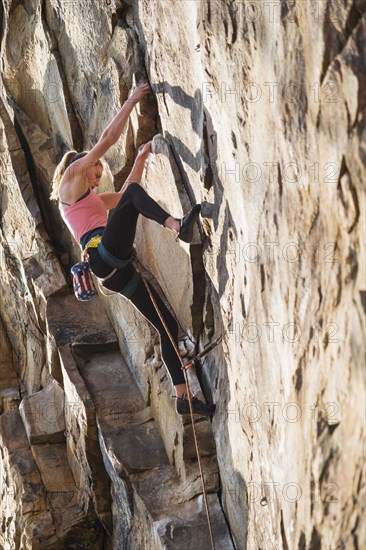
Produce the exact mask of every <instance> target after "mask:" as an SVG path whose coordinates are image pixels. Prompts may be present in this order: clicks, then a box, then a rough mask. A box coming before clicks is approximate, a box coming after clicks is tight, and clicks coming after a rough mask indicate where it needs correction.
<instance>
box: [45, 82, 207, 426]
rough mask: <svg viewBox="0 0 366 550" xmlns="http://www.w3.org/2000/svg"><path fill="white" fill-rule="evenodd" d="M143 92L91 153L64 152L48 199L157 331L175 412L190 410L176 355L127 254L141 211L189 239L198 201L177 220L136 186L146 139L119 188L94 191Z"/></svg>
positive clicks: (93, 263)
mask: <svg viewBox="0 0 366 550" xmlns="http://www.w3.org/2000/svg"><path fill="white" fill-rule="evenodd" d="M148 92H150V88H149V86H148V85H147V84H141V85H140V86H137V87H136V88H135V90H134V91H133V93H132V94H131V95H130V97H129V99H128V100H127V101H126V102H125V104H124V105H123V106H122V108H121V110H120V111H119V113H118V114H117V115H116V116H115V118H114V119H113V120H112V122H111V123H110V124H109V125H108V127H107V128H106V129H105V130H104V132H103V133H102V135H101V137H100V139H99V141H98V143H96V145H95V146H94V147H93V148H92V149H91V150H90V151H83V152H81V153H78V152H77V151H69V152H68V153H66V154H65V155H64V157H63V159H62V160H61V162H60V164H59V165H58V167H57V169H56V171H55V175H54V179H53V190H52V193H51V199H53V200H58V201H59V207H60V212H61V216H62V218H63V220H64V221H65V223H66V225H67V227H68V228H69V230H70V232H71V233H72V235H73V237H74V238H75V240H76V242H78V243H79V244H80V246H81V248H82V250H85V249H86V248H87V249H88V255H89V263H90V268H91V270H92V271H93V273H94V274H95V275H96V276H97V277H98V278H99V279H101V280H103V283H102V284H103V286H105V287H106V288H107V289H109V290H113V291H115V292H119V293H120V294H122V295H123V296H124V297H125V298H126V299H128V300H130V301H131V302H132V304H133V305H134V306H135V307H136V308H137V309H138V310H139V311H140V312H141V313H142V315H143V316H144V317H145V318H146V319H147V320H148V321H149V322H150V323H151V324H152V325H153V326H154V327H155V329H156V330H157V331H158V332H159V335H160V345H161V354H162V358H163V361H164V363H165V365H166V367H167V369H168V372H169V374H170V376H171V379H172V382H173V385H174V387H175V392H176V397H177V402H176V409H177V412H178V413H179V414H189V403H188V399H187V387H186V384H185V379H184V374H183V371H182V369H181V362H180V359H179V357H178V355H177V352H176V351H175V348H174V346H173V345H172V343H171V341H170V338H169V336H168V334H167V332H166V330H165V328H164V325H163V323H162V322H161V320H160V318H159V316H158V314H157V312H156V309H155V307H154V305H153V303H152V300H151V298H150V296H149V293H148V291H147V289H146V287H145V285H144V283H143V281H142V280H141V277H140V275H139V273H138V272H137V271H136V270H135V268H134V266H133V264H132V261H131V253H132V247H133V242H134V238H135V232H136V224H137V220H138V217H139V215H140V214H141V215H143V216H145V217H146V218H149V219H151V220H154V221H156V222H157V223H159V224H161V225H163V226H164V227H166V228H167V229H169V230H171V231H173V232H174V233H175V234H176V235H177V238H179V239H181V240H183V241H185V242H190V241H191V240H192V236H193V226H194V224H195V222H196V221H197V219H198V216H199V212H200V208H201V207H200V205H199V204H198V205H196V206H194V207H193V208H192V210H191V211H190V212H189V213H188V214H187V215H186V216H185V217H184V218H183V219H176V218H173V217H172V216H171V215H170V214H169V213H168V212H166V211H165V210H164V209H163V208H162V207H161V206H160V205H159V204H157V203H156V202H155V201H154V200H153V199H152V198H151V197H150V196H149V195H148V194H147V193H146V191H145V190H144V189H143V188H142V187H141V185H140V184H139V182H140V181H141V177H142V174H143V171H144V167H145V161H146V160H147V159H148V157H149V155H150V154H151V153H152V152H156V151H155V149H154V147H153V150H152V143H151V142H149V143H146V144H145V145H144V146H142V147H140V149H139V151H138V154H137V157H136V160H135V163H134V165H133V168H132V171H131V173H130V174H129V176H128V178H127V180H126V182H125V183H124V185H123V187H122V189H121V191H119V192H116V193H100V194H96V193H95V191H94V190H95V188H97V187H98V186H99V183H100V179H101V176H102V173H103V164H102V162H101V160H100V159H101V158H102V156H103V155H104V154H105V153H106V152H107V151H108V149H109V148H110V147H112V145H114V144H115V143H116V142H117V140H118V139H119V137H120V136H121V134H122V131H123V129H124V127H125V125H126V122H127V120H128V117H129V115H130V113H131V111H132V109H133V107H134V106H135V105H136V104H137V103H138V102H139V101H140V100H141V99H142V98H143V97H144V96H145V94H147V93H148ZM111 209H115V210H114V212H113V215H112V216H111V218H110V219H108V211H109V210H111ZM96 242H98V245H97V246H95V243H96ZM93 243H94V245H93ZM149 289H150V291H151V293H152V295H153V296H154V299H155V300H156V303H157V305H158V307H159V310H160V312H161V315H162V316H163V319H164V322H165V323H166V325H167V327H168V330H169V331H170V334H171V335H172V336H173V339H174V341H175V342H176V343H177V336H178V325H177V322H176V320H175V319H174V317H173V316H172V315H171V313H170V312H169V310H168V309H167V307H166V306H165V305H164V303H163V301H162V299H161V298H160V296H159V295H158V294H157V293H156V291H155V290H154V289H153V288H152V287H151V285H150V286H149ZM192 405H193V410H194V412H195V413H196V414H201V415H211V414H213V413H214V412H215V405H214V404H210V405H206V404H205V403H203V402H202V401H200V400H198V399H197V398H193V399H192Z"/></svg>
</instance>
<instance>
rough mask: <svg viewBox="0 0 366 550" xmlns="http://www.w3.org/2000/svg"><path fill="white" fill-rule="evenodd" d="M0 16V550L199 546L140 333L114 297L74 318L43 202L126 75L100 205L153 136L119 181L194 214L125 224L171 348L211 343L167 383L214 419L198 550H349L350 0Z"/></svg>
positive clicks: (155, 353) (354, 416) (188, 444)
mask: <svg viewBox="0 0 366 550" xmlns="http://www.w3.org/2000/svg"><path fill="white" fill-rule="evenodd" d="M0 22H1V29H2V34H1V63H2V71H1V93H0V213H1V220H0V269H1V278H0V308H1V311H0V314H1V318H0V336H1V338H0V493H1V502H0V514H1V529H0V547H1V548H4V549H6V550H8V549H9V550H10V549H11V550H12V549H15V548H21V549H27V550H28V549H58V548H78V549H81V548H85V549H90V548H96V549H99V548H100V549H102V548H103V549H108V550H112V549H113V550H114V549H131V550H140V549H146V550H155V549H160V548H169V549H174V550H181V549H183V548H195V549H196V548H197V550H198V549H199V550H206V549H209V548H211V543H210V537H209V531H208V524H207V518H206V512H205V506H204V499H203V495H202V486H201V480H200V475H199V468H198V464H197V459H196V455H195V448H194V441H193V434H192V426H191V423H190V422H189V421H188V420H187V419H182V418H181V417H178V416H177V415H176V413H175V402H174V400H173V399H171V396H172V394H173V388H172V386H171V382H170V379H169V376H168V375H167V372H166V369H165V367H164V365H163V364H162V362H161V358H160V353H159V345H158V344H159V342H158V337H157V336H156V334H155V333H154V331H153V330H152V329H151V328H150V327H149V326H148V324H147V323H146V321H145V320H144V319H143V318H142V317H141V315H139V313H138V312H137V311H136V310H135V309H134V307H133V306H132V305H131V304H130V303H128V302H127V301H126V300H125V299H124V298H123V297H121V296H117V295H113V296H105V295H104V294H102V293H100V295H99V297H97V298H95V299H94V300H93V301H92V302H90V303H88V304H85V303H84V304H82V303H79V302H77V301H76V299H75V297H74V295H73V294H72V289H71V286H70V283H71V279H70V274H69V273H70V271H69V270H70V267H71V265H72V264H73V263H75V262H76V261H78V258H79V247H78V246H77V244H76V243H74V242H73V241H72V238H71V236H70V235H69V234H68V232H67V229H66V227H65V226H64V225H63V222H62V220H61V218H60V215H59V212H58V208H57V205H56V204H55V203H51V202H50V201H49V193H50V189H51V187H50V182H51V179H52V174H53V171H54V169H55V167H56V165H57V162H58V161H59V160H60V158H61V157H62V155H63V153H64V152H65V151H67V150H68V149H70V148H72V147H73V148H76V149H77V150H82V149H87V148H90V147H91V146H92V145H93V144H94V143H96V141H97V139H98V137H99V136H100V134H101V132H102V130H103V129H104V128H105V126H106V125H107V124H108V123H109V122H110V120H111V119H112V117H113V116H114V115H115V114H116V113H117V112H118V109H119V108H120V106H121V104H122V103H123V102H124V101H125V100H126V98H127V97H128V93H129V90H130V89H131V87H132V85H133V84H134V83H135V82H136V81H137V82H141V81H145V80H147V81H148V82H150V84H151V87H152V90H153V92H154V93H153V94H151V96H149V97H146V98H145V99H144V100H143V101H142V102H141V103H140V105H139V106H138V108H136V109H135V111H134V112H133V114H132V116H131V118H130V120H129V123H128V125H127V127H126V130H125V132H124V134H123V136H122V137H121V139H120V140H119V142H118V144H116V145H115V146H114V147H113V148H112V149H111V150H110V151H108V153H107V154H106V156H105V160H106V162H107V163H108V165H109V170H107V169H106V170H105V173H106V177H105V178H104V181H103V185H102V188H103V190H106V189H109V190H111V189H112V188H113V185H114V187H115V189H116V190H119V189H120V187H121V185H122V184H123V181H124V179H125V177H126V175H127V174H128V172H129V170H130V168H131V165H132V163H133V160H134V156H135V153H136V150H137V147H138V146H139V145H140V144H141V143H144V142H146V141H148V140H149V139H151V138H152V137H153V136H154V135H155V134H156V133H163V134H164V136H165V138H166V141H167V146H166V148H165V150H164V154H160V155H157V156H156V157H155V158H154V160H153V162H152V163H151V164H150V165H149V167H148V169H147V171H146V175H145V176H144V179H143V181H142V185H143V186H144V188H145V189H146V190H147V191H148V192H149V193H150V195H151V196H152V197H153V198H154V199H156V200H157V201H158V202H159V203H160V204H161V205H162V206H163V207H164V208H165V209H166V210H168V211H169V212H171V213H172V215H173V216H175V217H180V216H182V215H183V214H184V213H186V212H187V211H188V210H189V209H190V207H191V206H192V205H194V204H195V203H197V202H201V203H202V218H201V222H200V224H199V226H197V228H196V233H195V236H194V241H193V243H192V244H191V245H188V244H184V243H182V242H178V243H177V242H175V239H174V236H173V234H172V233H170V232H168V231H166V230H165V229H163V228H162V227H158V226H157V225H156V224H154V223H153V222H151V221H149V220H145V219H141V220H140V221H139V225H138V233H137V237H136V249H137V253H138V257H139V259H140V261H141V263H142V264H143V266H144V269H145V270H146V271H145V273H146V275H147V276H148V277H149V278H150V279H151V280H153V281H154V282H155V284H156V285H159V287H160V290H161V292H162V293H163V294H164V296H165V299H166V300H167V301H168V303H169V304H170V305H171V307H172V309H173V311H174V313H175V315H176V317H177V319H178V321H179V324H180V337H181V349H182V350H183V349H187V350H188V351H189V353H190V354H191V355H192V345H194V344H196V351H201V350H202V349H203V347H204V346H205V345H207V344H208V343H209V342H210V341H212V340H213V339H215V338H216V337H218V336H219V335H220V334H223V335H224V337H223V342H222V344H220V346H218V347H216V348H215V349H214V350H213V351H212V352H210V354H208V355H207V357H206V358H205V360H204V361H203V362H202V363H201V365H200V366H199V367H198V368H197V370H196V371H193V370H192V371H190V373H189V377H190V381H191V385H192V388H193V390H194V393H195V394H197V395H199V396H200V397H201V398H206V400H211V399H213V400H214V401H215V402H216V404H217V412H216V414H215V416H214V417H213V420H212V423H211V421H210V420H207V419H199V420H198V421H197V424H196V431H197V436H198V440H199V446H200V449H201V456H202V463H203V469H204V472H205V483H206V488H207V493H208V504H209V508H210V516H211V522H212V525H213V536H214V540H215V543H216V548H217V549H219V550H230V549H232V548H236V549H238V550H246V549H250V550H256V549H259V548H261V549H265V550H269V549H276V550H277V549H278V548H283V549H285V550H290V549H291V550H292V549H295V548H298V549H299V550H305V549H312V550H317V549H320V548H323V549H327V550H328V549H332V550H333V549H334V550H335V549H338V548H346V549H347V550H348V549H351V548H355V549H361V548H365V547H366V536H365V529H364V525H363V523H362V519H363V517H364V513H365V478H364V469H363V461H364V444H365V421H364V410H365V400H364V396H365V380H364V369H363V362H364V354H365V346H364V338H363V335H364V331H365V317H364V315H365V307H366V305H365V304H366V298H365V292H366V288H365V286H366V284H365V256H364V249H365V242H364V241H365V239H364V237H365V184H364V182H365V181H366V174H365V159H366V151H365V112H366V109H365V107H366V76H365V75H366V60H365V43H366V30H365V26H366V15H365V4H364V2H362V1H361V0H352V1H351V0H342V1H340V0H337V1H336V0H334V1H327V2H326V1H324V2H306V3H305V2H297V3H294V2H287V1H282V2H267V3H266V2H264V3H260V2H239V1H233V0H220V1H213V0H210V1H209V0H201V1H200V0H197V1H195V2H193V1H192V0H179V1H178V0H169V1H166V0H153V1H151V0H140V1H137V0H129V1H128V2H127V1H126V2H116V1H114V0H112V2H111V4H110V5H107V3H106V2H103V1H98V2H97V1H96V0H90V2H87V3H86V2H77V1H76V0H74V1H68V2H65V1H61V0H46V1H44V2H38V1H36V0H27V1H25V2H23V3H19V2H15V1H10V0H4V1H3V2H2V4H1V6H0ZM112 175H113V176H114V183H112V177H111V176H112ZM192 343H193V344H192Z"/></svg>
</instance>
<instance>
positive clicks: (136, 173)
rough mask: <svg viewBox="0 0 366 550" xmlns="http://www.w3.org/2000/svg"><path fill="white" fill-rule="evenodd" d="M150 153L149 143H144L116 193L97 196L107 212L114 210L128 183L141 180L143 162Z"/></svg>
mask: <svg viewBox="0 0 366 550" xmlns="http://www.w3.org/2000/svg"><path fill="white" fill-rule="evenodd" d="M150 153H151V141H148V142H147V143H145V145H144V146H143V147H142V148H141V150H139V152H138V153H137V156H136V159H135V162H134V164H133V167H132V170H131V172H130V174H129V176H128V178H127V179H126V181H125V183H124V184H123V186H122V188H121V190H120V191H118V193H100V194H99V196H100V198H101V199H102V200H103V202H104V205H105V207H106V209H107V210H111V209H112V208H115V207H116V206H117V204H118V203H119V201H120V199H121V196H122V195H123V193H124V192H125V191H126V189H127V187H128V186H129V184H130V183H139V182H140V181H141V178H142V174H143V172H144V168H145V161H146V159H147V158H148V156H149V154H150Z"/></svg>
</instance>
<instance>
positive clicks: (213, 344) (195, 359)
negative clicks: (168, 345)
mask: <svg viewBox="0 0 366 550" xmlns="http://www.w3.org/2000/svg"><path fill="white" fill-rule="evenodd" d="M221 341H222V334H220V336H219V337H218V338H217V339H216V340H215V341H214V342H211V344H209V345H208V346H206V347H205V349H203V350H202V351H201V352H200V353H198V354H197V355H196V357H193V359H191V360H190V361H189V362H188V363H187V364H186V365H183V367H182V368H183V369H184V370H188V369H191V368H192V367H195V366H196V365H197V363H198V361H199V360H200V359H201V358H202V357H204V356H205V355H207V353H208V352H209V351H211V350H212V349H214V348H215V347H216V346H218V345H219V344H220V342H221Z"/></svg>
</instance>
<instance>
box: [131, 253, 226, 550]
mask: <svg viewBox="0 0 366 550" xmlns="http://www.w3.org/2000/svg"><path fill="white" fill-rule="evenodd" d="M134 264H135V266H136V268H137V269H138V271H139V272H140V275H141V279H142V281H143V283H144V285H145V287H146V290H147V292H148V294H149V296H150V299H151V301H152V303H153V305H154V307H155V310H156V312H157V314H158V316H159V318H160V321H161V322H162V324H163V326H164V328H165V331H166V333H167V335H168V336H169V339H170V341H171V343H172V346H173V348H174V349H175V352H176V354H177V356H178V357H179V360H180V362H181V365H182V370H183V373H184V379H185V382H186V386H187V390H188V403H189V410H190V413H191V421H192V431H193V438H194V444H195V447H196V454H197V460H198V467H199V471H200V476H201V482H202V494H203V500H204V503H205V508H206V515H207V523H208V529H209V532H210V539H211V546H212V550H215V549H216V547H215V540H214V536H213V531H212V523H211V517H210V510H209V507H208V500H207V493H206V486H205V477H204V473H203V468H202V461H201V454H200V449H199V446H198V439H197V434H196V427H195V421H194V414H193V409H192V400H191V392H190V390H189V381H188V374H187V367H188V368H191V367H192V366H193V364H192V365H191V366H188V365H190V363H192V362H193V361H194V362H195V363H196V362H197V361H198V358H199V357H202V356H203V355H206V353H208V352H209V351H210V350H211V349H212V348H213V347H215V346H216V345H218V344H219V343H220V342H221V339H222V336H220V337H219V338H218V339H217V340H216V341H215V342H213V344H211V345H210V346H207V348H205V349H204V350H203V351H202V352H201V353H200V354H198V355H197V356H196V357H195V358H194V359H193V360H192V361H191V362H190V363H188V365H184V364H183V361H182V358H181V356H180V353H179V350H178V347H177V345H176V343H175V341H174V338H173V336H172V335H171V333H170V331H169V329H168V327H167V325H166V323H165V321H164V318H163V316H162V315H161V313H160V310H159V307H158V304H157V303H156V300H155V298H154V296H153V295H152V293H151V290H150V288H149V285H148V284H147V281H146V279H145V277H144V276H143V274H142V269H141V264H140V262H139V260H138V259H137V257H136V255H135V256H134ZM208 348H210V349H208Z"/></svg>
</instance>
